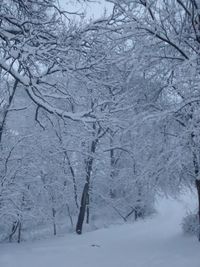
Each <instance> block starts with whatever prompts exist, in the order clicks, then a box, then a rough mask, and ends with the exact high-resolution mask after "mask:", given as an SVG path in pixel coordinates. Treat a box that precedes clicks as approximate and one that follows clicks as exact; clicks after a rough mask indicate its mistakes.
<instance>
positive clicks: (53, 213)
mask: <svg viewBox="0 0 200 267" xmlns="http://www.w3.org/2000/svg"><path fill="white" fill-rule="evenodd" d="M52 215H53V234H54V235H56V234H57V229H56V210H55V209H54V208H52Z"/></svg>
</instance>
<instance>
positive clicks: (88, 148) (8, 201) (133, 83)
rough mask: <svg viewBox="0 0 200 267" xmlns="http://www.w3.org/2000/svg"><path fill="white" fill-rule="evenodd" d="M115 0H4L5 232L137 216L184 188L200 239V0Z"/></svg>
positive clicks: (0, 128)
mask: <svg viewBox="0 0 200 267" xmlns="http://www.w3.org/2000/svg"><path fill="white" fill-rule="evenodd" d="M65 2H66V3H68V2H70V1H65ZM74 2H75V0H74ZM77 2H79V4H87V5H90V2H91V1H87V0H79V1H78V0H77ZM106 2H107V3H109V4H110V6H111V7H112V8H111V10H110V11H109V12H104V14H103V15H102V16H101V17H98V18H87V17H86V16H85V15H84V12H82V11H81V10H80V9H79V10H77V11H74V9H71V8H70V5H69V6H68V8H67V9H63V7H62V5H60V4H59V3H58V1H57V0H1V1H0V242H1V243H8V242H13V243H16V242H18V243H20V242H22V241H30V240H33V239H40V238H46V237H50V236H54V235H61V234H62V235H66V236H67V235H69V234H70V233H74V235H75V234H76V233H77V234H78V235H81V234H83V235H84V233H85V232H88V231H93V230H96V229H99V228H103V227H107V226H109V225H111V224H113V223H119V224H121V223H133V225H134V223H135V222H136V221H138V220H143V219H145V220H146V219H147V220H148V218H150V217H151V216H153V214H155V213H156V212H157V211H156V205H155V203H156V200H157V198H158V196H170V197H172V198H179V196H180V195H181V194H182V193H183V192H184V191H187V190H189V191H190V192H191V196H192V198H193V200H194V201H196V209H195V210H194V211H193V213H190V214H187V215H186V217H185V218H184V219H183V230H184V231H185V232H189V233H190V234H191V233H192V234H194V235H195V236H196V239H195V241H197V240H199V241H200V173H199V172H200V87H199V83H200V2H199V1H198V0H163V1H161V0H107V1H106ZM172 215H173V214H172ZM169 220H170V218H169ZM180 227H181V226H180ZM15 266H16V265H15ZM15 266H14V265H13V267H15ZM20 266H22V265H20ZM121 266H122V265H121ZM124 266H125V265H124ZM156 266H157V265H156ZM182 266H183V265H182ZM188 266H189V265H188ZM2 267H4V266H3V265H2ZM59 267H60V266H59ZM76 267H77V266H76ZM153 267H154V266H153ZM191 267H193V266H192V265H191Z"/></svg>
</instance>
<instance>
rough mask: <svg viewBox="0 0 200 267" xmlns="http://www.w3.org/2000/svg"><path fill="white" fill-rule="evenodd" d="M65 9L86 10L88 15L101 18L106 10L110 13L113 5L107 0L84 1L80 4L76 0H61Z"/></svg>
mask: <svg viewBox="0 0 200 267" xmlns="http://www.w3.org/2000/svg"><path fill="white" fill-rule="evenodd" d="M59 2H60V5H61V7H62V8H63V9H66V10H68V11H78V12H86V14H87V17H88V18H89V17H92V18H96V19H97V18H99V17H101V16H102V15H103V14H104V12H105V10H107V12H108V13H109V11H111V9H112V5H111V4H108V3H106V2H105V0H97V1H95V3H94V2H93V3H82V4H78V3H76V1H75V0H59Z"/></svg>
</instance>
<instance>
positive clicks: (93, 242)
mask: <svg viewBox="0 0 200 267" xmlns="http://www.w3.org/2000/svg"><path fill="white" fill-rule="evenodd" d="M185 206H186V202H184V203H183V202H182V204H181V203H179V202H175V201H172V200H165V201H162V202H161V203H160V204H159V207H158V209H159V214H158V215H156V216H154V217H153V218H152V219H147V220H146V221H139V222H137V223H134V224H125V225H115V226H112V227H110V228H107V229H101V230H97V231H94V232H90V233H85V234H83V235H81V236H77V235H75V234H70V235H69V234H68V235H66V236H65V237H59V238H55V239H52V240H45V241H36V242H27V243H22V244H20V245H17V244H7V245H5V244H4V245H1V246H0V266H1V267H66V266H69V267H86V266H87V267H100V266H101V267H169V266H170V267H189V266H190V267H199V266H200V253H199V250H200V244H199V243H198V241H197V240H196V239H195V238H191V237H187V236H183V234H182V233H181V227H180V222H181V217H182V216H183V215H184V213H185Z"/></svg>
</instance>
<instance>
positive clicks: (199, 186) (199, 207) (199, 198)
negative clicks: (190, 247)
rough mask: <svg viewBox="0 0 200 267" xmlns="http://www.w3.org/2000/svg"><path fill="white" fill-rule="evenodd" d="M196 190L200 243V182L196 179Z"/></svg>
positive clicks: (199, 237)
mask: <svg viewBox="0 0 200 267" xmlns="http://www.w3.org/2000/svg"><path fill="white" fill-rule="evenodd" d="M196 188H197V194H198V219H199V227H198V239H199V242H200V180H197V179H196Z"/></svg>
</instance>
